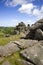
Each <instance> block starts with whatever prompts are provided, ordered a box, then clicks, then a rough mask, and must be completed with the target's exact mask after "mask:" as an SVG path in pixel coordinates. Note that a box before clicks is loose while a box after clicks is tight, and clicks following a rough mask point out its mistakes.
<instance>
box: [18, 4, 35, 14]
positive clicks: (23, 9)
mask: <svg viewBox="0 0 43 65" xmlns="http://www.w3.org/2000/svg"><path fill="white" fill-rule="evenodd" d="M34 8H36V6H34V5H33V4H32V3H29V4H24V5H22V6H21V7H20V8H19V9H18V11H20V12H21V13H27V14H32V9H34Z"/></svg>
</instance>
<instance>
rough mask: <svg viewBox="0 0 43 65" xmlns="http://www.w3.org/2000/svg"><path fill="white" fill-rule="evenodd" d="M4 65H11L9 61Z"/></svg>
mask: <svg viewBox="0 0 43 65" xmlns="http://www.w3.org/2000/svg"><path fill="white" fill-rule="evenodd" d="M2 65H11V64H10V62H9V61H5V62H3V63H2Z"/></svg>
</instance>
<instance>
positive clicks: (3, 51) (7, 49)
mask: <svg viewBox="0 0 43 65" xmlns="http://www.w3.org/2000/svg"><path fill="white" fill-rule="evenodd" d="M18 50H19V48H18V46H17V45H16V44H14V43H11V42H10V43H8V44H7V45H5V46H0V56H5V57H7V56H9V55H11V54H13V53H14V52H16V51H18Z"/></svg>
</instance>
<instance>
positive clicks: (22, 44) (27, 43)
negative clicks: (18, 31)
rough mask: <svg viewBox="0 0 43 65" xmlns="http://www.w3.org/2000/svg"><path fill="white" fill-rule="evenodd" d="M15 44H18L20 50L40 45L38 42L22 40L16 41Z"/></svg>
mask: <svg viewBox="0 0 43 65" xmlns="http://www.w3.org/2000/svg"><path fill="white" fill-rule="evenodd" d="M14 43H15V44H17V45H18V47H20V48H28V47H32V46H34V45H35V44H38V41H36V40H29V39H28V40H25V39H21V40H18V41H15V42H14Z"/></svg>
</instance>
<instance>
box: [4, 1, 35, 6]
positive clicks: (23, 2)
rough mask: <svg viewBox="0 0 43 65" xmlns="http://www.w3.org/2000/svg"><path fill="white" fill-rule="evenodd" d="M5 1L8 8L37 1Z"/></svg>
mask: <svg viewBox="0 0 43 65" xmlns="http://www.w3.org/2000/svg"><path fill="white" fill-rule="evenodd" d="M3 1H5V4H6V5H7V6H17V5H18V4H19V5H22V4H27V3H30V2H32V1H35V0H3Z"/></svg>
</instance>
